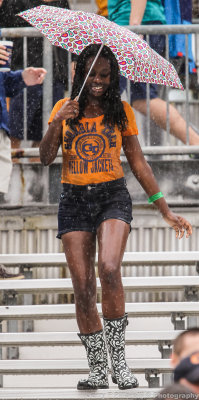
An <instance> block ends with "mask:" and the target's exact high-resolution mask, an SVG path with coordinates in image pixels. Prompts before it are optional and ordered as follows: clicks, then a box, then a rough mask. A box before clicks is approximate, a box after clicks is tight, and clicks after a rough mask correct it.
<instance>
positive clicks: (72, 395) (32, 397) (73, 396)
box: [0, 387, 160, 400]
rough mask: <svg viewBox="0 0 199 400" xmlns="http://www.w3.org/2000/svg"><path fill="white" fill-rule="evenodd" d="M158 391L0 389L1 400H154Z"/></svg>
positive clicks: (145, 389) (146, 389)
mask: <svg viewBox="0 0 199 400" xmlns="http://www.w3.org/2000/svg"><path fill="white" fill-rule="evenodd" d="M159 390H160V389H155V388H154V389H148V388H145V387H143V388H138V389H129V390H119V389H117V387H116V388H115V389H99V390H92V391H86V392H85V391H80V390H76V389H35V388H29V389H0V399H1V400H59V399H60V400H80V399H81V400H86V399H90V400H91V399H93V400H94V399H95V400H101V399H107V400H112V399H119V400H123V399H124V400H131V399H136V400H148V399H154V398H155V396H156V395H157V393H158V391H159Z"/></svg>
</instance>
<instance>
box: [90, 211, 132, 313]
mask: <svg viewBox="0 0 199 400" xmlns="http://www.w3.org/2000/svg"><path fill="white" fill-rule="evenodd" d="M128 235H129V225H128V224H127V223H126V222H124V221H121V220H117V219H108V220H106V221H104V222H102V223H101V225H100V226H99V228H98V231H97V238H98V244H99V257H98V271H99V277H100V281H101V286H102V311H103V316H104V317H105V318H109V319H114V318H119V317H122V316H124V313H125V300H124V289H123V285H122V278H121V263H122V259H123V255H124V251H125V247H126V242H127V239H128Z"/></svg>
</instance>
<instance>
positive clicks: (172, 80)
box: [18, 5, 183, 90]
mask: <svg viewBox="0 0 199 400" xmlns="http://www.w3.org/2000/svg"><path fill="white" fill-rule="evenodd" d="M18 15H19V16H20V17H22V18H24V19H25V20H26V21H28V22H29V23H30V24H31V25H33V26H34V27H35V28H37V29H38V30H39V31H40V32H41V33H42V34H43V35H44V36H45V37H46V38H48V39H49V40H50V42H51V43H52V44H53V45H55V46H59V47H62V48H63V49H66V50H69V51H71V52H72V53H75V54H80V53H81V51H82V50H83V49H84V48H85V47H86V46H88V45H89V44H91V43H98V44H100V43H104V44H105V45H106V46H109V47H110V49H111V50H112V52H113V53H114V54H115V57H116V58H117V61H118V64H119V67H120V72H121V75H124V76H125V77H126V78H128V79H131V80H133V81H135V82H145V83H155V84H159V85H166V86H171V87H174V88H178V89H182V90H183V86H182V84H181V82H180V79H179V77H178V74H177V72H176V70H175V68H174V67H173V65H172V64H171V63H169V62H168V61H167V60H165V59H164V58H163V57H161V56H160V55H159V54H158V53H156V51H154V50H153V49H152V48H151V47H150V46H149V45H148V44H147V42H146V41H145V40H143V39H141V38H140V37H139V36H138V35H136V34H135V33H133V32H131V31H130V30H129V29H128V28H125V27H122V26H119V25H117V24H115V23H114V22H110V21H108V20H107V19H106V18H104V17H102V16H99V15H97V14H94V13H88V12H84V11H72V10H66V9H64V8H58V7H52V6H45V5H43V6H39V7H34V8H31V9H30V10H27V11H23V12H21V13H19V14H18Z"/></svg>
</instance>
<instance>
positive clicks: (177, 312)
mask: <svg viewBox="0 0 199 400" xmlns="http://www.w3.org/2000/svg"><path fill="white" fill-rule="evenodd" d="M97 308H98V311H99V313H100V315H101V314H102V311H101V304H97ZM125 310H126V312H127V313H128V315H129V317H155V316H156V317H161V316H162V317H166V316H167V317H168V316H171V315H172V316H173V317H174V316H179V317H180V318H183V317H184V316H196V315H199V307H198V302H194V301H190V302H180V301H179V302H164V303H163V302H159V303H155V302H154V303H153V302H152V303H149V302H148V303H126V304H125ZM59 318H75V305H74V304H48V305H30V306H1V307H0V320H7V319H15V320H16V319H59Z"/></svg>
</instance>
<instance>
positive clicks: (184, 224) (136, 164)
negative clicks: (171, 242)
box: [123, 136, 192, 239]
mask: <svg viewBox="0 0 199 400" xmlns="http://www.w3.org/2000/svg"><path fill="white" fill-rule="evenodd" d="M123 149H124V153H125V155H126V158H127V160H128V163H129V165H130V167H131V170H132V172H133V174H134V175H135V177H136V179H137V180H138V181H139V183H140V184H141V186H142V187H143V189H144V190H145V192H146V193H147V195H148V196H149V197H151V196H152V195H154V194H156V193H158V192H160V188H159V186H158V183H157V182H156V179H155V177H154V175H153V172H152V169H151V167H150V165H149V164H148V163H147V161H146V160H145V158H144V155H143V153H142V150H141V147H140V144H139V142H138V139H137V136H123ZM154 204H155V205H156V206H157V208H158V209H159V211H160V212H161V214H162V216H163V218H164V220H165V221H166V222H167V223H168V224H169V225H170V226H172V228H173V229H174V230H175V231H176V237H179V239H181V238H182V237H183V235H184V231H185V230H186V232H187V234H186V237H189V236H190V235H191V234H192V227H191V224H190V223H189V222H188V221H187V220H186V219H185V218H183V217H181V216H179V215H176V214H174V213H173V212H172V211H171V210H170V208H169V206H168V204H167V202H166V200H165V199H164V197H162V198H160V199H158V200H156V201H155V202H154Z"/></svg>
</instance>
